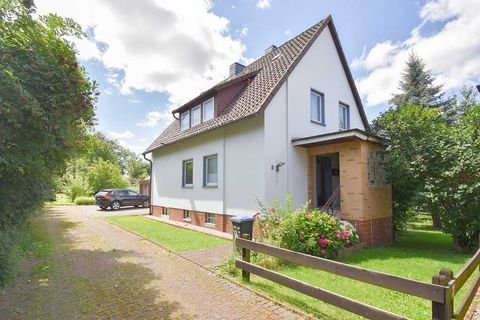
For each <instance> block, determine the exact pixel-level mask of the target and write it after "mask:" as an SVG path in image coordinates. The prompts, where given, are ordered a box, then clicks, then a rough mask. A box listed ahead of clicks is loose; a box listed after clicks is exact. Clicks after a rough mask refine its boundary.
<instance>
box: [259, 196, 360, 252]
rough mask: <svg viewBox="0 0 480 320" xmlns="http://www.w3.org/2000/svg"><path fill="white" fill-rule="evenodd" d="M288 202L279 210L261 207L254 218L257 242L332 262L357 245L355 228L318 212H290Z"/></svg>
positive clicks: (288, 199) (277, 205)
mask: <svg viewBox="0 0 480 320" xmlns="http://www.w3.org/2000/svg"><path fill="white" fill-rule="evenodd" d="M291 203H292V202H291V198H290V197H287V198H286V200H285V204H284V205H283V206H282V205H280V204H279V203H278V202H277V203H276V206H272V207H269V206H267V205H265V204H261V208H262V210H261V212H260V213H258V214H257V221H258V229H259V240H260V241H261V242H265V243H269V244H272V245H277V246H280V247H283V248H286V249H289V250H293V251H297V252H302V253H306V254H310V255H313V256H318V257H322V258H330V259H331V258H335V257H337V256H338V254H339V252H340V251H343V249H344V248H348V247H352V246H354V245H355V244H357V243H358V242H359V239H358V235H357V232H356V230H355V228H354V227H353V226H352V225H351V224H350V223H348V222H346V221H339V220H337V219H336V218H335V217H333V216H331V215H329V214H327V213H324V212H321V211H320V210H318V209H311V208H307V207H306V206H305V207H303V208H302V209H296V210H293V209H292V205H291Z"/></svg>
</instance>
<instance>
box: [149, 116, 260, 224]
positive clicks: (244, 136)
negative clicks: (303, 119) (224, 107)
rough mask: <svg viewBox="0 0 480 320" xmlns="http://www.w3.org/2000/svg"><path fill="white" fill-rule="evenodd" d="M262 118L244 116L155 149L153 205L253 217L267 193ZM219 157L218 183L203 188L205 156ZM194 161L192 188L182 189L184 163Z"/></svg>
mask: <svg viewBox="0 0 480 320" xmlns="http://www.w3.org/2000/svg"><path fill="white" fill-rule="evenodd" d="M262 150H263V117H261V116H259V117H256V118H253V119H249V120H244V121H241V122H239V123H236V124H232V125H229V126H227V127H224V128H222V129H218V130H215V131H212V132H208V133H205V134H202V135H200V136H197V137H194V138H191V139H188V140H186V141H184V142H180V143H177V144H174V145H171V146H167V147H165V148H162V149H159V150H156V151H154V152H153V174H152V189H153V190H152V204H153V205H158V206H166V207H172V208H179V209H187V210H197V211H204V212H211V213H225V212H226V213H228V214H235V215H237V214H245V215H251V214H252V213H255V212H257V211H258V206H257V204H256V202H255V201H254V194H258V195H259V197H261V198H263V197H264V184H263V179H262V177H263V166H262V163H263V162H262V161H263V159H262V157H261V156H259V154H260V155H261V154H262ZM211 154H217V155H218V187H216V188H205V187H203V157H204V156H207V155H211ZM187 159H193V188H184V187H182V162H183V160H187Z"/></svg>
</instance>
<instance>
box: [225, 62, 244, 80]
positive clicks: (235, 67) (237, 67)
mask: <svg viewBox="0 0 480 320" xmlns="http://www.w3.org/2000/svg"><path fill="white" fill-rule="evenodd" d="M244 68H245V66H244V65H243V64H240V63H238V62H234V63H232V65H231V66H230V73H229V76H230V77H231V76H236V75H237V74H239V73H240V72H241V71H242V70H243V69H244Z"/></svg>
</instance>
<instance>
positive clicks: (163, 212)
mask: <svg viewBox="0 0 480 320" xmlns="http://www.w3.org/2000/svg"><path fill="white" fill-rule="evenodd" d="M162 214H163V215H164V216H168V208H167V207H163V208H162Z"/></svg>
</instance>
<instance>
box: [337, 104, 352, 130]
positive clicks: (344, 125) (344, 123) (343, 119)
mask: <svg viewBox="0 0 480 320" xmlns="http://www.w3.org/2000/svg"><path fill="white" fill-rule="evenodd" d="M338 127H339V128H340V130H348V129H350V107H349V106H348V105H346V104H344V103H341V102H340V104H339V105H338Z"/></svg>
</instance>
